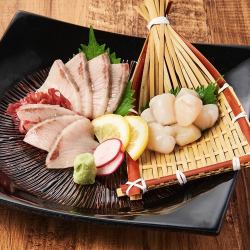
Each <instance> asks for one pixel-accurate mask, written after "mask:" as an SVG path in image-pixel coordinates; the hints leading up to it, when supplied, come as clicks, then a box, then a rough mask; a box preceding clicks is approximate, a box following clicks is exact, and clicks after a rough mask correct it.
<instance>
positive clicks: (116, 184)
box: [5, 0, 250, 207]
mask: <svg viewBox="0 0 250 250" xmlns="http://www.w3.org/2000/svg"><path fill="white" fill-rule="evenodd" d="M136 10H137V12H138V13H139V14H140V15H141V16H142V17H143V18H144V19H145V21H146V22H145V25H146V24H148V25H147V27H148V30H149V33H148V36H147V38H146V40H145V43H144V46H143V48H142V50H141V54H140V57H139V58H138V60H137V61H136V62H135V61H132V62H128V61H125V60H122V59H121V58H119V55H117V54H116V53H115V51H114V48H109V47H108V46H107V45H105V44H100V43H99V41H98V39H97V38H96V35H95V30H94V28H93V27H90V28H89V41H88V43H86V44H80V45H79V49H78V48H72V56H71V58H70V59H69V60H68V61H65V62H63V61H62V60H60V59H57V60H55V61H54V62H53V64H52V65H48V66H49V67H48V69H41V71H39V72H34V73H33V74H32V75H31V76H27V78H26V79H24V80H23V81H21V82H20V83H18V85H17V86H18V87H17V86H14V89H13V90H10V92H9V94H8V95H9V98H8V105H7V107H6V110H5V115H6V117H7V119H9V121H10V123H9V124H10V125H8V126H12V128H13V129H14V130H15V131H16V134H17V135H18V136H19V137H20V138H21V142H20V143H21V144H20V145H22V148H23V153H22V152H20V154H23V157H22V159H20V160H19V161H18V162H17V165H18V166H17V167H16V169H15V171H14V170H13V172H11V169H13V168H14V167H15V166H14V165H13V164H14V161H12V167H10V169H9V170H6V173H7V174H9V175H10V176H12V175H13V173H14V172H15V174H16V175H18V173H17V172H18V171H19V172H29V171H31V172H32V173H33V174H32V176H33V177H34V179H36V180H35V183H33V182H34V180H33V181H32V183H31V184H29V183H28V178H27V185H26V186H25V185H24V187H23V188H25V189H27V190H29V191H30V192H31V193H33V194H36V195H38V196H40V197H42V198H44V199H47V200H51V201H55V202H57V203H61V204H66V205H69V206H73V207H93V204H92V203H91V201H92V202H96V201H97V200H98V206H99V207H102V206H106V205H107V204H106V203H108V202H110V203H112V201H113V200H116V201H117V204H119V206H122V205H121V204H122V203H121V201H124V199H126V200H128V201H129V202H130V204H131V203H133V201H134V200H137V202H138V201H140V200H143V197H144V194H145V193H146V192H148V191H150V190H157V189H159V188H162V187H165V186H172V185H185V184H186V183H187V182H188V181H192V180H194V179H198V178H202V177H206V176H210V175H215V174H219V173H222V172H226V171H234V170H240V168H241V166H242V167H243V166H245V167H247V166H249V162H250V154H249V153H250V146H249V143H250V127H249V121H248V118H247V115H246V113H245V112H244V110H243V108H242V106H241V104H240V102H239V100H238V99H237V97H236V95H235V93H234V91H233V89H232V87H231V86H230V84H229V83H226V81H225V80H224V78H223V76H222V75H221V74H220V73H218V71H217V70H216V69H215V68H214V67H213V66H212V64H211V63H210V62H209V61H208V60H207V59H206V58H205V57H204V56H203V55H202V54H201V53H200V52H199V51H198V50H197V49H196V48H195V47H194V46H193V45H191V44H190V43H189V42H188V41H187V40H185V38H183V37H182V36H181V35H180V34H178V33H177V32H176V31H175V29H174V28H173V27H172V26H171V20H169V18H168V13H169V11H170V4H169V3H168V1H161V0H150V1H149V0H145V1H144V2H142V3H141V5H140V6H138V7H136ZM17 93H18V94H17ZM17 96H18V97H19V96H21V97H20V98H18V99H17ZM233 145H234V147H233ZM29 152H30V153H29ZM29 154H30V155H33V161H34V162H33V163H34V164H35V163H37V164H38V165H39V167H37V168H34V167H32V166H34V165H33V164H30V163H29V164H30V165H29V164H28V163H27V164H25V162H26V161H27V159H28V158H29V157H30V155H29ZM20 161H22V163H21V162H20ZM17 169H18V170H17ZM8 171H9V173H8ZM23 182H24V180H23V179H22V183H23ZM44 182H46V188H45V187H44V186H43V183H44ZM17 184H18V181H17ZM44 185H45V184H44ZM50 185H51V186H53V188H51V190H50ZM103 186H105V188H106V189H107V190H108V191H107V190H105V188H104V189H103ZM48 190H50V191H48ZM98 192H99V194H98ZM101 192H102V194H101ZM86 193H87V194H88V195H86ZM91 193H92V194H93V199H92V198H91V197H90V196H91V195H90V194H91ZM104 193H105V194H104ZM105 195H106V197H105V198H103V197H104V196H105ZM87 196H88V197H87ZM107 196H109V198H107Z"/></svg>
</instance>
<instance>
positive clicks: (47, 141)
mask: <svg viewBox="0 0 250 250" xmlns="http://www.w3.org/2000/svg"><path fill="white" fill-rule="evenodd" d="M81 118H82V116H79V115H63V116H57V117H54V118H51V119H47V120H45V121H43V122H39V123H38V124H36V125H35V126H33V127H32V128H31V129H29V131H28V132H27V134H26V135H25V137H24V141H25V142H26V143H28V144H30V145H32V146H34V147H36V148H40V149H43V150H45V151H49V150H50V148H51V146H52V144H53V143H54V142H55V140H56V138H57V136H58V135H59V134H60V133H61V132H62V130H63V129H64V128H65V127H67V126H68V125H69V124H71V123H72V122H74V121H77V120H79V119H81Z"/></svg>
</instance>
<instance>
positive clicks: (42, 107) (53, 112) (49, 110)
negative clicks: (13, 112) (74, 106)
mask: <svg viewBox="0 0 250 250" xmlns="http://www.w3.org/2000/svg"><path fill="white" fill-rule="evenodd" d="M61 115H75V112H73V111H71V110H69V109H66V108H63V107H60V106H58V105H50V104H26V105H22V106H21V107H20V108H18V109H17V117H18V118H19V119H20V120H21V121H30V122H41V121H44V120H46V119H50V118H53V117H56V116H61Z"/></svg>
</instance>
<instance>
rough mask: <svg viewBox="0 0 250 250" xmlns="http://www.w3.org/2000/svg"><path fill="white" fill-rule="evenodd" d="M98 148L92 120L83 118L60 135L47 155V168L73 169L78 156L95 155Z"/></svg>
mask: <svg viewBox="0 0 250 250" xmlns="http://www.w3.org/2000/svg"><path fill="white" fill-rule="evenodd" d="M97 146H98V142H97V141H95V140H94V131H93V126H92V124H91V122H90V120H89V119H87V118H85V117H82V119H80V120H77V121H75V122H73V123H71V124H70V125H68V126H67V127H66V128H64V129H63V130H62V132H61V133H60V134H59V136H58V137H57V139H56V141H55V142H54V143H53V145H52V147H51V150H50V151H49V153H48V155H47V158H46V166H47V168H52V169H61V168H70V167H73V165H74V159H75V157H76V156H77V155H79V154H82V153H93V152H94V150H95V149H96V147H97Z"/></svg>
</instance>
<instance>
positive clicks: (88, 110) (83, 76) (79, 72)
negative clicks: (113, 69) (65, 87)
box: [66, 52, 93, 118]
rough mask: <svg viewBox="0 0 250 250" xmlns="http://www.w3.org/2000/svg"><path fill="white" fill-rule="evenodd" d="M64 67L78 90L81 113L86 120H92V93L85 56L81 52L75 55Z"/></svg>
mask: <svg viewBox="0 0 250 250" xmlns="http://www.w3.org/2000/svg"><path fill="white" fill-rule="evenodd" d="M66 67H67V69H68V71H69V73H70V74H71V76H72V77H73V79H74V80H75V83H76V84H77V86H78V88H79V94H80V101H81V113H82V114H83V115H84V116H85V117H87V118H92V107H93V103H92V102H93V92H92V88H91V82H90V77H89V70H88V62H87V59H86V57H85V55H84V54H83V53H82V52H80V53H79V54H77V55H75V56H74V57H73V58H72V59H71V60H70V61H68V62H67V63H66Z"/></svg>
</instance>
